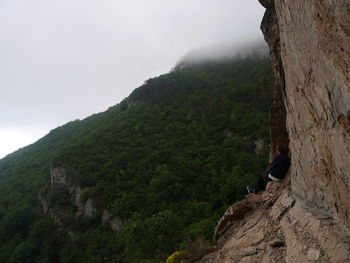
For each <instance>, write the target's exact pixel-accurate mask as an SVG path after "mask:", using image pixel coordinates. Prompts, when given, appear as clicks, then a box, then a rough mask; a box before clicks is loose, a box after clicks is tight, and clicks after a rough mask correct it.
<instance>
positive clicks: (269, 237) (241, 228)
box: [201, 0, 350, 263]
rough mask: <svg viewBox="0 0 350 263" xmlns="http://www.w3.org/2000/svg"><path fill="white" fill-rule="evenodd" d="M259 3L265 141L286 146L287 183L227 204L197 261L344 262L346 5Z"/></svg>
mask: <svg viewBox="0 0 350 263" xmlns="http://www.w3.org/2000/svg"><path fill="white" fill-rule="evenodd" d="M259 2H260V3H261V4H262V5H263V6H264V7H265V8H266V9H267V11H266V13H265V16H264V19H263V22H262V31H263V33H264V35H265V39H266V41H267V43H268V44H269V46H270V52H271V59H272V64H273V70H274V73H275V76H276V81H275V91H274V104H273V106H272V111H271V140H272V145H276V143H278V142H281V141H282V142H288V141H289V146H290V149H291V158H292V165H291V168H290V175H289V176H290V181H291V182H290V183H286V184H285V185H278V184H277V183H272V184H270V186H269V189H268V191H266V192H265V193H263V194H261V195H253V196H252V195H248V196H247V198H246V200H243V201H242V202H240V203H238V204H235V205H234V206H232V207H231V208H230V209H229V210H228V211H227V213H226V214H225V215H224V216H223V218H222V219H221V220H220V222H219V225H218V226H217V228H216V233H215V238H216V239H217V241H218V245H219V246H218V247H219V248H218V250H217V251H216V252H214V253H213V254H211V255H208V256H207V257H205V258H204V259H203V260H202V261H201V262H216V263H221V262H225V263H228V262H237V263H238V262H242V263H243V262H274V263H275V262H289V263H291V262H332V263H336V262H350V2H349V1H347V0H310V1H305V0H293V1H280V0H275V1H273V0H259ZM272 154H273V152H272ZM287 181H288V180H287Z"/></svg>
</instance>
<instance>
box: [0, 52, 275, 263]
mask: <svg viewBox="0 0 350 263" xmlns="http://www.w3.org/2000/svg"><path fill="white" fill-rule="evenodd" d="M271 87H272V73H271V68H270V62H269V60H268V59H267V58H261V57H259V56H247V57H245V58H234V59H226V60H223V61H211V62H208V61H207V62H201V63H195V64H186V63H181V64H179V65H178V66H176V67H175V68H174V69H173V70H172V71H171V72H170V73H168V74H164V75H161V76H159V77H156V78H152V79H149V80H147V81H146V82H145V83H144V85H142V86H141V87H139V88H137V89H135V90H134V91H133V92H132V93H131V94H130V96H129V97H128V98H126V99H124V100H123V101H122V102H121V103H119V104H117V105H116V106H113V107H111V108H109V109H108V110H107V111H106V112H103V113H99V114H95V115H93V116H91V117H89V118H86V119H84V120H81V121H80V120H76V121H72V122H70V123H67V124H66V125H64V126H61V127H58V128H56V129H54V130H52V131H51V132H50V133H49V134H48V135H47V136H45V137H43V138H42V139H40V140H39V141H38V142H36V143H34V144H32V145H30V146H28V147H25V148H23V149H20V150H19V151H17V152H15V153H13V154H11V155H9V156H7V157H6V158H4V159H2V160H0V262H11V263H14V262H16V263H18V262H63V263H68V262H74V263H79V262H81V263H88V262H122V263H140V262H143V263H159V262H165V260H166V258H167V256H168V255H170V254H171V253H172V252H174V251H175V250H184V249H186V248H187V246H188V244H189V243H191V242H195V241H196V240H198V239H201V240H207V241H208V242H209V243H210V242H212V234H213V230H214V227H215V224H216V222H217V220H218V219H219V218H220V216H221V215H222V214H223V213H224V212H225V210H226V209H227V207H228V206H229V205H231V204H232V203H233V202H235V201H237V200H240V199H242V198H243V197H244V195H245V186H246V185H247V184H251V183H252V182H253V181H254V179H255V176H256V174H257V173H258V172H259V171H260V170H261V169H264V167H265V166H266V163H267V156H268V155H267V153H268V150H269V149H268V110H269V105H270V104H271ZM259 146H262V147H259ZM55 167H61V168H63V169H64V170H65V171H66V174H67V176H69V177H70V178H73V179H72V180H73V181H74V183H75V184H76V185H79V187H80V188H81V189H82V191H81V193H80V196H79V198H81V200H83V201H86V200H93V202H94V203H96V204H97V205H96V207H98V208H97V209H96V211H95V212H94V213H93V214H92V215H90V216H87V215H77V208H76V204H75V203H74V200H73V197H72V196H71V195H70V193H69V192H67V191H66V192H65V191H64V190H62V191H58V192H57V193H55V194H53V193H49V192H50V189H52V188H50V187H51V186H50V171H51V170H52V169H53V168H55ZM45 194H46V195H48V196H50V200H49V201H48V205H49V206H51V207H54V208H55V209H61V210H62V211H64V220H63V219H62V220H61V223H60V224H57V223H55V222H54V220H52V219H51V218H50V216H49V215H48V214H45V213H44V212H43V207H42V203H41V202H39V197H40V196H44V195H45ZM105 209H107V210H108V211H109V212H110V213H111V214H112V215H113V216H118V218H120V221H121V222H122V223H121V229H120V231H117V232H113V231H112V230H111V228H110V227H108V226H106V225H103V224H101V216H102V212H103V211H104V210H105ZM51 217H52V216H51ZM56 221H57V220H56Z"/></svg>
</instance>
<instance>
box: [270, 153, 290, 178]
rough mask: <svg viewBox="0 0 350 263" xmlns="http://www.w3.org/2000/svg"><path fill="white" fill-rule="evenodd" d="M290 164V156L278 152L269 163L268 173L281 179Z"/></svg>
mask: <svg viewBox="0 0 350 263" xmlns="http://www.w3.org/2000/svg"><path fill="white" fill-rule="evenodd" d="M289 166H290V158H289V156H288V155H284V154H279V155H277V156H276V157H275V159H273V161H272V163H271V164H270V165H269V168H268V173H269V174H271V175H272V176H273V177H276V178H278V179H282V178H283V176H284V175H285V174H286V173H287V171H288V169H289Z"/></svg>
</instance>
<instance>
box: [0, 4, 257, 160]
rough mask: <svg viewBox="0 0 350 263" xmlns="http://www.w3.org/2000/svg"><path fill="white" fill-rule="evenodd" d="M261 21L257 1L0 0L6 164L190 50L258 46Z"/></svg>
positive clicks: (0, 124) (0, 145) (1, 128)
mask: <svg viewBox="0 0 350 263" xmlns="http://www.w3.org/2000/svg"><path fill="white" fill-rule="evenodd" d="M262 15H263V8H262V7H261V6H260V5H259V3H258V1H255V0H249V1H244V2H243V1H239V0H221V1H220V2H218V1H214V0H178V1H170V0H166V1H164V0H150V1H140V0H129V1H121V0H117V1H114V0H113V1H112V0H106V1H102V2H101V1H97V0H88V1H83V0H76V1H68V0H60V1H59V0H51V1H45V0H35V1H24V0H4V1H1V2H0V57H1V61H0V87H1V96H0V120H1V121H0V135H1V138H0V158H1V157H3V156H4V155H5V154H7V153H9V152H11V151H14V150H16V149H17V148H19V147H20V146H23V145H25V144H28V143H30V142H33V141H35V140H36V139H38V138H39V137H41V136H43V135H44V134H46V133H47V132H48V131H49V130H50V129H53V128H55V127H56V126H58V125H62V124H64V123H66V122H68V121H71V120H74V119H81V118H85V117H87V116H89V115H91V114H93V113H96V112H101V111H104V110H105V109H107V108H108V107H109V106H112V105H114V104H116V103H118V102H120V101H121V100H122V99H123V98H125V97H126V96H127V95H128V94H129V93H130V92H131V91H132V90H133V89H135V88H136V87H138V86H140V85H141V84H142V83H143V82H144V81H145V80H146V79H148V78H151V77H154V76H157V75H159V74H163V73H166V72H168V71H169V70H170V69H171V68H172V67H173V66H174V65H175V64H176V62H177V61H178V60H179V58H181V56H183V55H184V54H186V53H187V52H188V51H189V50H193V49H197V48H200V47H207V46H215V45H217V44H218V43H219V44H221V43H224V44H225V43H236V42H237V40H239V41H238V42H240V43H243V42H250V41H251V40H254V39H259V38H260V39H261V38H262V36H261V33H260V29H259V24H260V21H261V18H262ZM214 53H215V52H214ZM24 142H25V143H24Z"/></svg>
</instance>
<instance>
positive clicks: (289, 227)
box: [198, 181, 350, 263]
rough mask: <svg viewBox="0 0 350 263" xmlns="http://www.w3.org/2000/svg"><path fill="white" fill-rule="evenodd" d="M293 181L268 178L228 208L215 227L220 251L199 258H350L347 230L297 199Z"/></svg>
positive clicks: (239, 261)
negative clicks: (263, 187) (260, 191)
mask: <svg viewBox="0 0 350 263" xmlns="http://www.w3.org/2000/svg"><path fill="white" fill-rule="evenodd" d="M289 186H290V184H289V182H288V181H287V182H285V183H284V184H281V183H275V182H272V183H269V185H268V187H267V190H266V191H265V192H264V193H263V194H259V195H248V196H247V197H246V199H245V200H243V201H241V202H239V203H236V204H234V205H233V206H232V207H230V208H229V209H228V211H227V212H226V213H225V215H224V216H223V217H222V218H221V220H220V222H219V224H218V225H217V227H216V231H215V239H216V240H217V244H218V249H217V251H216V252H214V253H212V254H210V255H207V256H206V257H204V258H203V259H202V260H201V261H199V262H198V263H212V262H216V263H229V262H230V263H243V262H245V263H253V262H254V263H282V262H288V263H292V262H295V263H297V262H298V263H300V262H324V263H326V262H327V263H329V262H332V263H333V262H343V263H345V262H350V257H349V251H350V243H349V236H348V233H347V230H346V229H345V228H344V227H341V226H339V225H338V224H337V222H336V220H335V219H334V218H332V217H330V216H329V215H327V214H322V213H319V212H318V211H311V210H310V209H309V208H308V207H305V206H304V205H303V203H301V202H298V201H296V200H295V199H294V198H293V195H292V193H291V189H290V187H289Z"/></svg>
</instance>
